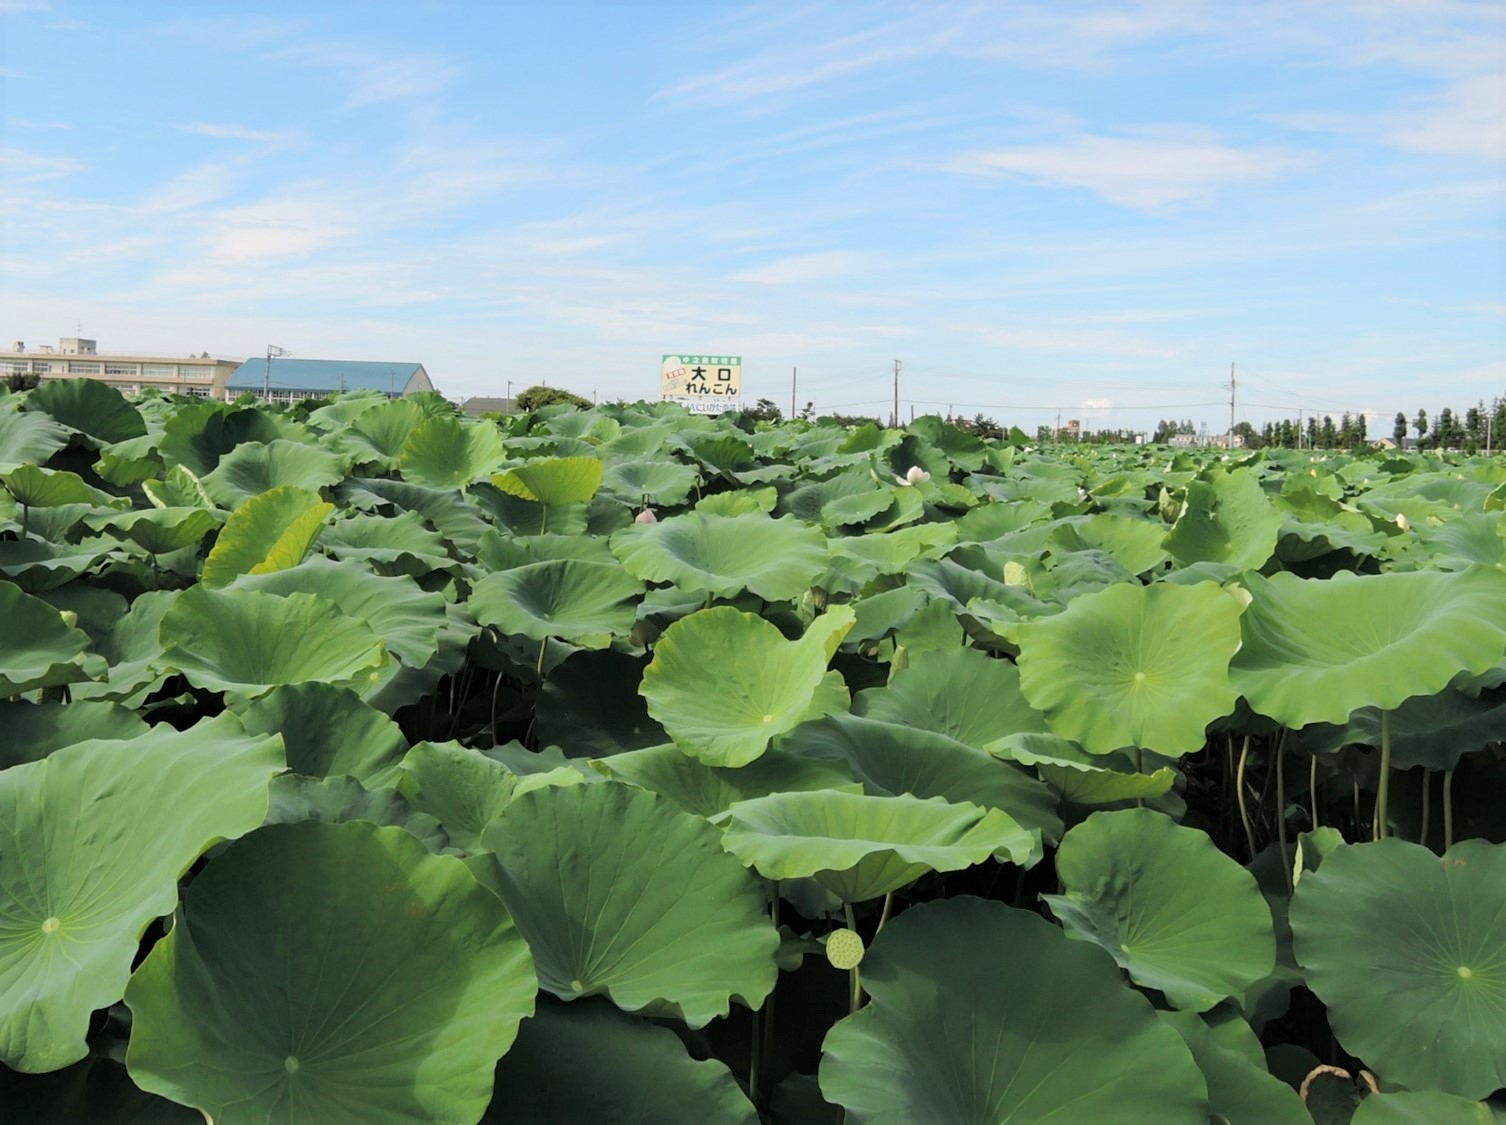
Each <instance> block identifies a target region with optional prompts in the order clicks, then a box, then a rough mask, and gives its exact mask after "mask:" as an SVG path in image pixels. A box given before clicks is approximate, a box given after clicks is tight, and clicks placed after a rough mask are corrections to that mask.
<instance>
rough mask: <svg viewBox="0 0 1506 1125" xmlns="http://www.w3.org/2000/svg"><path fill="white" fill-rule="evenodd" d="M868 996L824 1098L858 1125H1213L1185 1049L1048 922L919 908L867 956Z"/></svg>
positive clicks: (974, 908)
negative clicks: (843, 1109) (842, 1108)
mask: <svg viewBox="0 0 1506 1125" xmlns="http://www.w3.org/2000/svg"><path fill="white" fill-rule="evenodd" d="M863 987H864V988H865V989H867V991H868V993H869V995H870V996H871V997H872V1000H871V1002H870V1003H869V1004H868V1005H867V1006H866V1007H865V1008H863V1009H862V1010H860V1011H859V1012H857V1013H856V1014H855V1015H851V1016H848V1017H847V1018H846V1019H844V1020H842V1021H841V1022H840V1023H838V1024H836V1025H835V1026H834V1027H833V1028H832V1029H831V1030H830V1031H829V1032H827V1034H826V1039H825V1042H824V1043H823V1044H822V1057H821V1092H822V1093H823V1094H824V1095H825V1096H826V1099H827V1100H828V1101H831V1102H836V1103H837V1104H839V1105H842V1106H845V1107H846V1109H847V1120H848V1121H849V1122H852V1123H853V1125H913V1123H915V1122H921V1121H924V1122H926V1123H927V1125H984V1123H988V1125H998V1123H1001V1122H1008V1123H1009V1125H1079V1123H1082V1125H1086V1123H1088V1122H1104V1123H1107V1122H1113V1123H1114V1125H1207V1122H1208V1106H1207V1099H1206V1094H1205V1085H1204V1082H1203V1078H1202V1075H1201V1074H1200V1073H1199V1072H1198V1069H1197V1065H1196V1064H1195V1063H1194V1061H1193V1058H1192V1055H1191V1053H1190V1052H1189V1051H1188V1050H1187V1047H1186V1045H1185V1044H1184V1043H1183V1042H1182V1040H1181V1038H1180V1037H1179V1036H1178V1035H1177V1033H1176V1032H1175V1031H1174V1030H1172V1029H1171V1028H1170V1027H1168V1026H1166V1025H1165V1024H1164V1023H1162V1022H1161V1021H1160V1020H1159V1019H1157V1017H1156V1014H1155V1011H1154V1010H1153V1009H1152V1008H1151V1006H1150V1004H1149V1002H1148V1001H1146V999H1145V998H1144V997H1143V996H1141V995H1139V994H1138V993H1135V992H1133V991H1132V990H1130V989H1127V988H1125V987H1124V985H1123V984H1122V983H1121V981H1120V979H1119V972H1118V970H1117V969H1116V968H1115V967H1114V963H1113V962H1112V961H1111V960H1109V958H1108V957H1106V956H1104V954H1103V953H1102V951H1100V950H1098V949H1094V948H1093V947H1091V946H1088V945H1084V944H1082V943H1080V942H1072V941H1068V940H1067V939H1066V938H1064V937H1063V936H1062V934H1061V931H1059V930H1058V929H1057V928H1056V927H1055V926H1052V925H1051V924H1050V923H1049V922H1047V921H1045V920H1044V919H1043V918H1041V917H1040V916H1039V915H1036V914H1031V913H1029V912H1028V911H1024V910H1013V909H1011V908H1009V907H1007V906H1005V905H1003V904H1002V903H997V902H985V901H984V900H982V899H977V898H969V897H963V898H953V899H947V900H945V901H941V902H932V903H927V904H925V905H923V906H916V907H912V908H911V909H909V910H907V911H905V912H904V913H903V914H901V915H899V917H897V918H895V919H893V920H892V921H891V922H890V923H889V924H888V925H887V926H885V927H884V932H883V933H881V934H880V935H879V936H878V938H877V939H875V941H874V943H873V945H872V947H871V948H870V949H869V950H868V952H867V955H866V956H865V957H864V958H863Z"/></svg>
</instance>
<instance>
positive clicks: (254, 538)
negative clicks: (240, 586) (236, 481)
mask: <svg viewBox="0 0 1506 1125" xmlns="http://www.w3.org/2000/svg"><path fill="white" fill-rule="evenodd" d="M334 510H335V506H334V505H333V504H331V503H328V502H327V501H324V500H321V499H319V495H318V493H315V492H309V491H308V490H307V489H303V488H297V487H295V486H293V485H284V486H283V487H282V488H274V489H273V490H272V491H271V492H263V493H262V494H261V495H260V496H257V497H254V498H252V499H250V500H248V501H246V502H245V503H244V504H242V505H241V506H240V507H239V508H237V509H236V510H235V511H234V512H232V513H231V514H230V518H229V519H227V520H226V521H225V526H224V527H222V528H221V529H220V533H219V535H218V536H217V537H216V538H215V541H214V546H213V547H212V548H210V551H209V557H208V558H206V559H205V560H204V571H203V573H202V575H201V576H200V581H201V582H202V583H203V584H204V585H205V586H208V587H211V588H218V587H220V586H228V585H229V584H230V583H231V582H234V581H235V580H236V579H237V578H238V577H240V576H241V575H242V574H266V573H268V572H270V571H274V570H286V569H287V568H288V567H290V566H297V565H298V564H299V563H301V562H302V561H303V559H304V556H306V555H307V554H308V553H309V550H310V548H312V547H313V545H314V541H315V540H316V539H318V538H319V532H320V530H321V529H322V528H323V527H324V521H325V520H326V519H327V518H328V516H329V514H330V513H331V512H333V511H334Z"/></svg>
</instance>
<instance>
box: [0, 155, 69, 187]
mask: <svg viewBox="0 0 1506 1125" xmlns="http://www.w3.org/2000/svg"><path fill="white" fill-rule="evenodd" d="M85 167H87V166H86V165H85V164H84V162H83V161H82V160H76V159H74V158H73V157H71V156H53V155H51V154H48V153H41V152H27V151H26V150H25V149H19V148H0V173H4V175H3V176H0V178H3V179H8V180H10V182H11V183H12V184H33V183H39V182H41V181H43V180H55V179H58V178H59V177H62V176H71V175H73V174H74V173H75V172H82V171H83V170H84V169H85Z"/></svg>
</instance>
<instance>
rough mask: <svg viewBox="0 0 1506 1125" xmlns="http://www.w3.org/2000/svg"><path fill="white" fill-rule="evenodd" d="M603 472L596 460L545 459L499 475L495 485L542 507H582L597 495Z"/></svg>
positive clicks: (493, 479) (580, 458)
mask: <svg viewBox="0 0 1506 1125" xmlns="http://www.w3.org/2000/svg"><path fill="white" fill-rule="evenodd" d="M603 470H604V466H603V465H602V463H601V461H600V460H598V459H597V458H595V457H541V458H539V459H538V460H536V461H525V462H524V463H523V464H521V465H515V466H514V467H513V468H511V469H508V470H507V472H505V473H498V474H497V475H496V476H494V477H492V483H493V484H495V485H496V486H497V487H498V488H500V489H501V490H502V491H503V492H505V493H507V494H508V495H510V496H517V497H519V498H521V499H523V500H531V501H533V502H535V503H538V504H549V505H554V504H580V503H583V502H584V501H587V500H589V499H591V497H593V496H595V495H596V490H597V489H598V488H600V487H601V481H602V473H603Z"/></svg>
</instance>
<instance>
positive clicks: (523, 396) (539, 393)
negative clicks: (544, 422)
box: [514, 383, 591, 411]
mask: <svg viewBox="0 0 1506 1125" xmlns="http://www.w3.org/2000/svg"><path fill="white" fill-rule="evenodd" d="M560 402H563V403H567V404H568V405H570V406H578V407H579V408H580V409H582V410H589V409H590V408H591V402H590V400H589V399H584V398H581V397H580V395H577V394H572V393H571V392H569V391H565V390H561V389H560V388H559V387H547V386H545V385H544V384H543V383H537V384H535V385H534V386H532V387H529V388H528V389H527V390H525V391H522V392H520V393H519V395H518V397H517V398H516V399H515V400H514V406H515V407H516V409H518V410H524V411H532V410H539V409H542V408H543V407H545V406H553V405H555V404H556V403H560Z"/></svg>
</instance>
